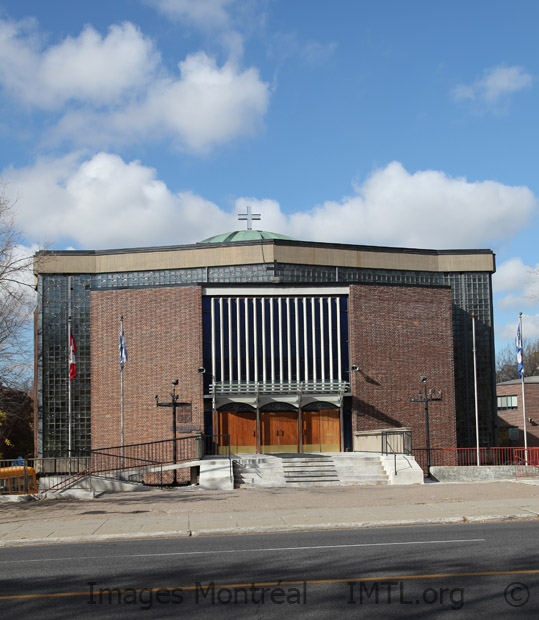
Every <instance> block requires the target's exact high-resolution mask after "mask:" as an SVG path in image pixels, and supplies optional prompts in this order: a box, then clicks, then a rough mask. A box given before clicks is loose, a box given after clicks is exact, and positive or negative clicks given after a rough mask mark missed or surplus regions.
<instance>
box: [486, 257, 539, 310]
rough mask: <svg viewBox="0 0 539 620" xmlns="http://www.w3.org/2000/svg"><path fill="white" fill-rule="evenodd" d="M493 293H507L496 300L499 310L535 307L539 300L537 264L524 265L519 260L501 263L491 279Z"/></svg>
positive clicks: (538, 270)
mask: <svg viewBox="0 0 539 620" xmlns="http://www.w3.org/2000/svg"><path fill="white" fill-rule="evenodd" d="M492 285H493V289H494V293H497V294H498V295H500V294H503V293H508V294H507V295H505V296H503V297H499V298H498V300H497V306H498V308H499V309H500V310H515V311H516V310H519V309H522V308H526V307H531V306H536V305H537V302H538V300H539V263H538V264H537V265H535V267H533V266H532V265H525V264H524V263H523V262H522V260H521V259H520V258H511V259H509V260H507V261H505V262H504V263H502V264H501V265H500V266H499V267H498V268H497V269H496V273H495V274H494V276H493V278H492Z"/></svg>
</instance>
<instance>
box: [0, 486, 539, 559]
mask: <svg viewBox="0 0 539 620" xmlns="http://www.w3.org/2000/svg"><path fill="white" fill-rule="evenodd" d="M538 517H539V485H536V484H533V483H526V482H513V481H507V482H476V483H446V484H444V483H427V484H424V485H417V486H401V487H397V486H361V487H359V486H358V487H312V488H308V489H287V488H271V489H253V490H245V489H237V490H234V491H203V490H201V489H199V488H198V487H182V488H176V489H163V490H161V489H159V490H157V489H156V490H150V491H146V492H144V493H142V492H132V493H116V494H106V495H102V496H101V497H98V498H96V499H94V500H91V501H84V500H73V499H71V500H68V499H66V500H42V501H30V502H26V503H16V504H15V503H3V504H0V547H8V546H17V545H27V544H46V543H59V542H85V541H88V542H89V541H103V540H115V539H122V538H150V537H168V536H202V535H217V534H245V533H256V532H277V531H293V530H315V529H316V530H320V529H345V528H361V527H382V526H390V525H412V524H429V523H464V522H467V521H485V520H503V519H537V518H538Z"/></svg>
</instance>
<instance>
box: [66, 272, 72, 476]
mask: <svg viewBox="0 0 539 620" xmlns="http://www.w3.org/2000/svg"><path fill="white" fill-rule="evenodd" d="M72 286H73V276H68V278H67V453H68V456H69V473H70V474H71V445H72V437H71V426H72V411H71V287H72Z"/></svg>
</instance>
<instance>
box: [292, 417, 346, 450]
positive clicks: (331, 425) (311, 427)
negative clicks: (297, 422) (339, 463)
mask: <svg viewBox="0 0 539 620" xmlns="http://www.w3.org/2000/svg"><path fill="white" fill-rule="evenodd" d="M301 433H302V436H301V441H302V451H303V452H339V451H340V449H341V424H340V414H339V410H338V409H325V410H321V411H302V412H301Z"/></svg>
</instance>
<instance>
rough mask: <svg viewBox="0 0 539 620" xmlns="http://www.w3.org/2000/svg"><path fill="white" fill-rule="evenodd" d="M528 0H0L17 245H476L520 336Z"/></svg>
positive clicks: (532, 313) (532, 137)
mask: <svg viewBox="0 0 539 620" xmlns="http://www.w3.org/2000/svg"><path fill="white" fill-rule="evenodd" d="M537 23H539V3H538V2H536V1H535V0H529V1H527V0H520V1H519V0H517V1H516V2H514V3H511V4H508V3H507V2H498V1H496V0H488V1H482V0H475V1H474V2H469V1H468V2H462V1H460V0H457V1H454V2H451V3H441V2H432V1H431V0H428V1H427V0H409V1H407V2H402V1H397V0H394V1H387V0H386V1H384V0H377V1H370V0H361V1H357V0H332V2H329V1H328V0H325V1H322V0H294V1H292V0H258V1H254V0H114V2H110V0H106V1H105V0H94V1H93V2H92V3H79V2H73V1H72V0H48V1H47V2H43V1H42V0H34V1H32V0H26V1H24V2H13V1H7V0H0V140H1V144H2V151H1V152H2V160H1V161H0V176H1V177H2V178H3V179H4V180H5V182H6V183H7V192H8V195H9V196H10V197H11V199H12V200H14V199H17V203H16V211H17V225H18V226H19V228H20V229H21V230H22V232H23V234H24V241H25V243H26V244H27V245H28V246H29V247H34V246H35V245H36V244H42V243H45V242H46V243H49V244H51V246H52V247H54V248H58V249H64V248H76V249H79V248H107V247H133V246H141V245H142V246H145V245H164V244H174V243H178V244H179V243H191V242H196V241H199V240H201V239H203V238H205V237H207V236H210V235H212V234H218V233H221V232H226V231H230V230H235V229H238V228H241V227H242V224H240V223H238V222H237V218H236V215H237V213H238V212H239V211H240V210H243V209H244V208H245V206H246V205H247V204H250V205H252V207H253V210H254V211H256V212H261V213H262V222H261V224H260V227H261V228H263V229H265V230H273V231H275V232H282V233H288V234H290V235H292V236H294V237H296V238H299V239H305V240H318V241H335V242H344V243H358V244H367V245H368V244H373V245H389V246H401V247H426V248H440V249H442V248H490V249H492V250H494V251H495V252H496V255H497V265H498V273H497V274H496V275H495V276H494V286H495V291H496V298H495V320H496V329H497V341H498V344H499V345H503V344H504V343H505V342H508V341H509V340H511V339H512V338H514V333H515V330H516V322H517V318H518V312H519V311H522V312H523V313H524V335H525V337H526V336H527V337H534V338H536V337H539V307H538V305H537V298H538V295H539V284H538V283H537V282H538V280H539V277H536V276H534V274H533V270H534V269H536V268H537V266H538V263H539V259H538V258H537V251H536V247H537V242H536V239H537V234H538V232H539V225H538V220H537V196H538V195H539V181H538V178H539V177H538V174H537V173H538V157H537V144H539V124H538V123H537V110H539V84H538V76H539V54H538V50H539V48H538V45H537Z"/></svg>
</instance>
